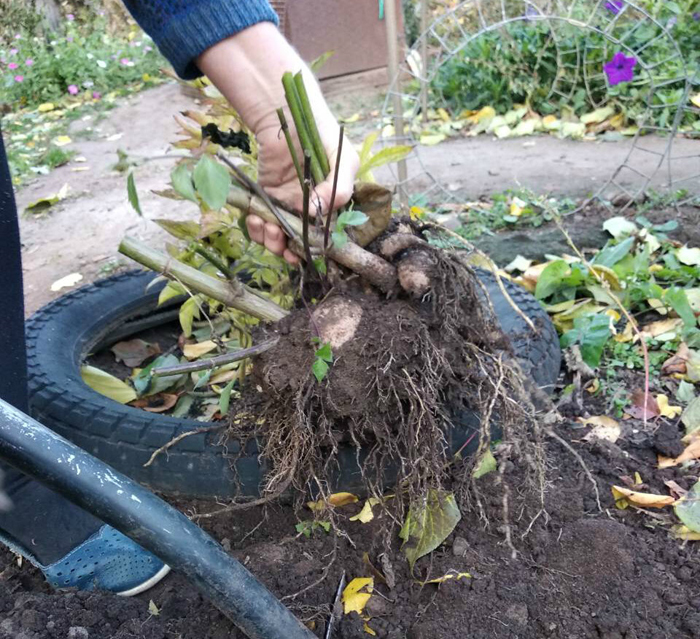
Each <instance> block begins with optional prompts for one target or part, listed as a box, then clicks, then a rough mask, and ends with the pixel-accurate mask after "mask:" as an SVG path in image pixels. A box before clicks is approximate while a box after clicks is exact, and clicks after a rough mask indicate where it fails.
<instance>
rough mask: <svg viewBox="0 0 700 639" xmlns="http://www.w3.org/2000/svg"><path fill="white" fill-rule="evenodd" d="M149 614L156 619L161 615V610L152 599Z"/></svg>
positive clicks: (149, 603)
mask: <svg viewBox="0 0 700 639" xmlns="http://www.w3.org/2000/svg"><path fill="white" fill-rule="evenodd" d="M148 612H149V613H150V614H151V615H153V616H154V617H157V616H158V615H159V614H160V610H159V609H158V606H156V604H155V603H154V602H153V599H151V600H150V601H149V602H148Z"/></svg>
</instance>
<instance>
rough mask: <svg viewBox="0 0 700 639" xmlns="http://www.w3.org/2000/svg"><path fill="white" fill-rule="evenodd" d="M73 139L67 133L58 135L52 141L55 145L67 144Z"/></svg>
mask: <svg viewBox="0 0 700 639" xmlns="http://www.w3.org/2000/svg"><path fill="white" fill-rule="evenodd" d="M72 141H73V140H71V139H70V137H68V136H67V135H59V136H58V137H55V138H54V139H53V140H52V142H53V144H54V145H55V146H66V145H67V144H70V143H71V142H72Z"/></svg>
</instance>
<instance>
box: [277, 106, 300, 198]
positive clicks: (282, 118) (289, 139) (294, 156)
mask: <svg viewBox="0 0 700 639" xmlns="http://www.w3.org/2000/svg"><path fill="white" fill-rule="evenodd" d="M277 117H278V118H279V120H280V126H281V127H282V133H284V139H285V140H287V146H288V147H289V154H290V155H291V156H292V162H294V169H295V170H296V172H297V177H298V178H299V184H300V185H302V186H303V184H304V175H303V173H302V172H301V165H300V164H299V156H298V155H297V150H296V147H295V146H294V141H293V140H292V134H291V133H290V132H289V124H287V118H286V117H285V115H284V109H282V108H279V109H277Z"/></svg>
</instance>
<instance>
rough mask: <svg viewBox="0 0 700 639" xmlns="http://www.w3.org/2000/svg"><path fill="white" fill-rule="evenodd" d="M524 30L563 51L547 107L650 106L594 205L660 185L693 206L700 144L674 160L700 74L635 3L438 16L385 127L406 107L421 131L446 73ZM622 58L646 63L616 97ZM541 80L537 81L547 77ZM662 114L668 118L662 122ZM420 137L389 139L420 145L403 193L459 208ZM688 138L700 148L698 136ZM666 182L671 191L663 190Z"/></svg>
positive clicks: (484, 3)
mask: <svg viewBox="0 0 700 639" xmlns="http://www.w3.org/2000/svg"><path fill="white" fill-rule="evenodd" d="M523 22H526V23H529V24H531V25H533V27H534V26H537V25H540V26H545V27H546V28H547V29H548V32H549V33H548V44H549V46H551V47H553V48H554V50H555V52H556V64H557V73H556V75H555V78H554V80H553V82H552V84H551V86H550V87H548V95H547V100H550V101H552V102H556V101H559V102H560V103H561V104H562V105H564V104H567V103H570V102H571V101H572V100H573V99H574V96H575V95H576V93H577V92H579V93H580V91H581V87H584V89H585V100H586V101H587V107H590V109H600V108H602V107H605V106H606V105H607V104H608V103H609V102H610V101H611V100H613V99H614V100H616V101H617V102H618V103H623V102H625V101H631V100H633V99H636V104H637V105H639V104H642V105H643V107H642V108H641V109H640V108H639V107H637V112H636V113H635V114H634V124H636V126H637V131H636V133H635V134H634V137H633V139H632V141H631V144H630V148H629V152H628V153H627V155H626V158H625V159H624V161H623V162H622V163H621V164H620V165H619V166H618V167H617V168H616V170H615V171H614V172H613V174H612V175H611V176H610V178H609V179H608V180H607V181H606V182H605V183H604V184H603V185H602V186H601V187H600V188H599V189H598V191H597V192H596V193H595V195H593V196H592V197H591V198H590V199H589V200H588V201H589V202H590V201H591V200H598V201H600V202H602V203H604V204H609V203H610V202H611V201H614V200H616V199H618V200H619V198H618V196H620V195H623V196H625V199H626V201H627V205H628V206H629V205H630V204H631V203H633V202H634V201H636V200H638V199H639V198H640V197H642V196H643V195H645V194H647V193H648V191H649V190H650V185H651V183H652V180H654V179H656V182H655V185H654V189H655V190H656V191H661V192H678V191H679V190H681V189H686V190H690V191H691V195H689V197H688V199H691V198H692V197H693V195H692V187H694V186H696V185H697V184H698V183H700V145H699V148H698V152H697V153H691V154H688V153H687V152H683V153H681V152H676V153H674V142H675V141H676V140H677V138H678V135H679V128H680V127H681V124H682V123H684V122H687V120H688V119H689V118H688V116H689V115H690V116H692V117H694V118H698V116H700V108H698V107H697V106H695V105H694V104H693V102H692V101H691V96H693V95H695V94H697V93H698V92H699V91H700V72H695V75H694V76H693V75H692V74H691V72H690V71H689V68H688V64H687V61H686V60H685V59H684V57H683V54H682V52H681V49H680V48H679V46H678V43H677V42H676V40H675V39H674V36H673V32H672V29H671V28H669V25H668V24H662V23H661V22H659V21H658V20H657V19H655V18H654V17H653V16H652V15H650V14H649V13H648V12H647V11H645V10H644V9H643V8H642V7H640V6H639V5H637V4H635V3H634V2H629V1H627V0H624V1H622V0H466V1H464V2H460V3H458V4H457V5H456V6H455V7H454V8H452V9H450V10H447V11H445V13H444V14H443V15H440V16H439V17H437V18H436V19H435V20H434V21H433V22H432V24H430V26H429V27H428V29H427V30H426V31H425V32H424V33H423V34H421V35H420V37H419V38H418V40H417V41H416V42H415V43H414V44H413V46H412V47H411V49H410V50H409V51H408V54H407V56H406V57H405V58H404V61H403V63H402V64H401V65H400V69H399V72H398V74H397V76H396V77H395V78H393V79H392V82H391V85H390V88H389V91H388V93H387V96H386V100H385V102H384V107H383V112H382V116H383V117H382V120H383V122H387V121H393V120H392V118H393V115H394V112H395V108H396V107H397V105H398V104H399V103H400V104H401V105H402V108H403V113H402V115H403V119H404V121H406V122H409V123H411V122H416V121H417V117H418V115H419V114H420V111H421V107H422V105H424V104H425V95H422V94H421V92H422V91H428V92H429V94H430V96H429V97H430V102H431V103H435V101H436V100H439V96H436V95H435V91H434V88H433V87H434V81H435V79H436V76H437V74H438V73H440V70H441V69H442V68H443V66H444V65H445V64H447V63H448V62H450V61H451V60H453V59H454V58H455V57H456V56H458V55H460V54H461V53H462V52H464V50H465V49H466V48H467V47H468V46H469V45H470V44H472V43H474V42H475V41H477V40H478V39H479V38H482V37H484V36H485V35H486V34H489V33H494V32H498V33H500V34H501V35H502V37H503V38H504V39H505V38H507V37H508V28H509V26H510V25H514V24H516V23H523ZM424 47H425V48H424ZM426 49H427V51H428V52H429V54H428V56H427V60H426V62H427V64H425V65H424V64H422V58H421V51H422V50H423V51H425V50H426ZM618 53H623V54H624V55H625V56H626V57H628V58H634V60H635V61H636V63H635V66H634V83H629V87H628V88H627V90H623V91H620V90H615V91H611V84H610V80H609V77H608V76H607V75H606V73H605V72H604V70H603V65H604V64H605V63H606V62H608V61H610V60H611V59H612V58H613V56H614V55H615V54H618ZM540 61H541V60H540ZM465 64H466V62H465ZM538 64H539V62H538ZM424 66H425V68H423V67H424ZM532 72H533V74H534V73H537V68H533V69H532ZM402 87H407V89H406V90H403V89H402ZM417 87H418V88H417ZM632 89H633V90H632ZM640 95H641V96H642V100H641V101H640V99H639V96H640ZM397 98H398V99H397ZM399 101H400V102H399ZM423 108H424V107H423ZM661 110H663V113H662V111H661ZM660 113H661V115H662V117H659V114H660ZM416 131H417V129H416V127H411V126H408V127H407V128H406V131H404V134H403V136H401V135H394V136H388V137H384V138H383V140H382V142H383V143H384V144H410V145H412V146H413V147H414V150H413V151H412V153H411V155H410V156H409V158H408V161H407V167H408V171H407V175H406V176H405V178H404V179H400V178H399V177H397V172H395V171H394V177H395V178H396V180H397V181H396V184H397V188H398V189H399V192H403V193H404V194H408V195H409V196H412V197H414V198H421V199H424V200H426V201H428V202H430V203H431V204H439V203H443V202H449V201H454V200H455V199H456V195H455V193H454V192H450V191H449V190H447V189H446V188H445V187H444V186H443V185H442V184H440V183H439V182H438V181H437V180H436V179H435V177H434V176H433V175H432V174H431V172H430V171H429V170H428V169H427V168H426V165H425V163H424V162H423V160H422V158H421V152H420V148H421V145H420V142H419V140H418V139H416V135H415V133H416ZM652 134H653V135H655V136H661V137H663V139H664V144H663V145H662V148H661V150H659V149H658V148H650V146H649V145H648V144H645V142H646V141H647V140H648V136H649V135H652ZM683 134H684V135H685V136H686V137H691V138H696V139H700V131H698V130H697V129H695V130H693V129H690V130H687V131H684V133H683ZM657 146H658V145H657ZM649 154H651V155H652V156H653V157H654V160H653V162H652V163H651V170H649V162H648V161H647V162H643V161H642V160H641V158H642V156H644V155H647V156H648V155H649ZM679 162H683V163H684V165H685V167H687V166H689V165H691V166H697V169H698V170H697V173H692V174H691V175H688V171H687V169H686V171H684V175H683V177H677V176H676V173H677V171H676V170H675V167H677V166H678V163H679ZM642 165H644V167H646V170H645V168H644V167H643V166H642ZM392 170H393V168H392ZM660 177H662V183H661V184H660V185H658V182H659V179H660ZM657 185H658V186H657ZM524 186H527V185H524Z"/></svg>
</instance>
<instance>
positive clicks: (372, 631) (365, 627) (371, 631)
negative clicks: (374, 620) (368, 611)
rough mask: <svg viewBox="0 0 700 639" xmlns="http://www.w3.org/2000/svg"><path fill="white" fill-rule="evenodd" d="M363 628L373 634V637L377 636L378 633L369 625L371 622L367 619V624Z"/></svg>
mask: <svg viewBox="0 0 700 639" xmlns="http://www.w3.org/2000/svg"><path fill="white" fill-rule="evenodd" d="M362 629H363V630H364V631H365V632H366V633H367V634H368V635H372V636H373V637H376V636H377V633H376V632H374V630H372V628H370V627H369V624H368V623H367V622H366V621H365V625H364V626H363V627H362Z"/></svg>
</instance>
